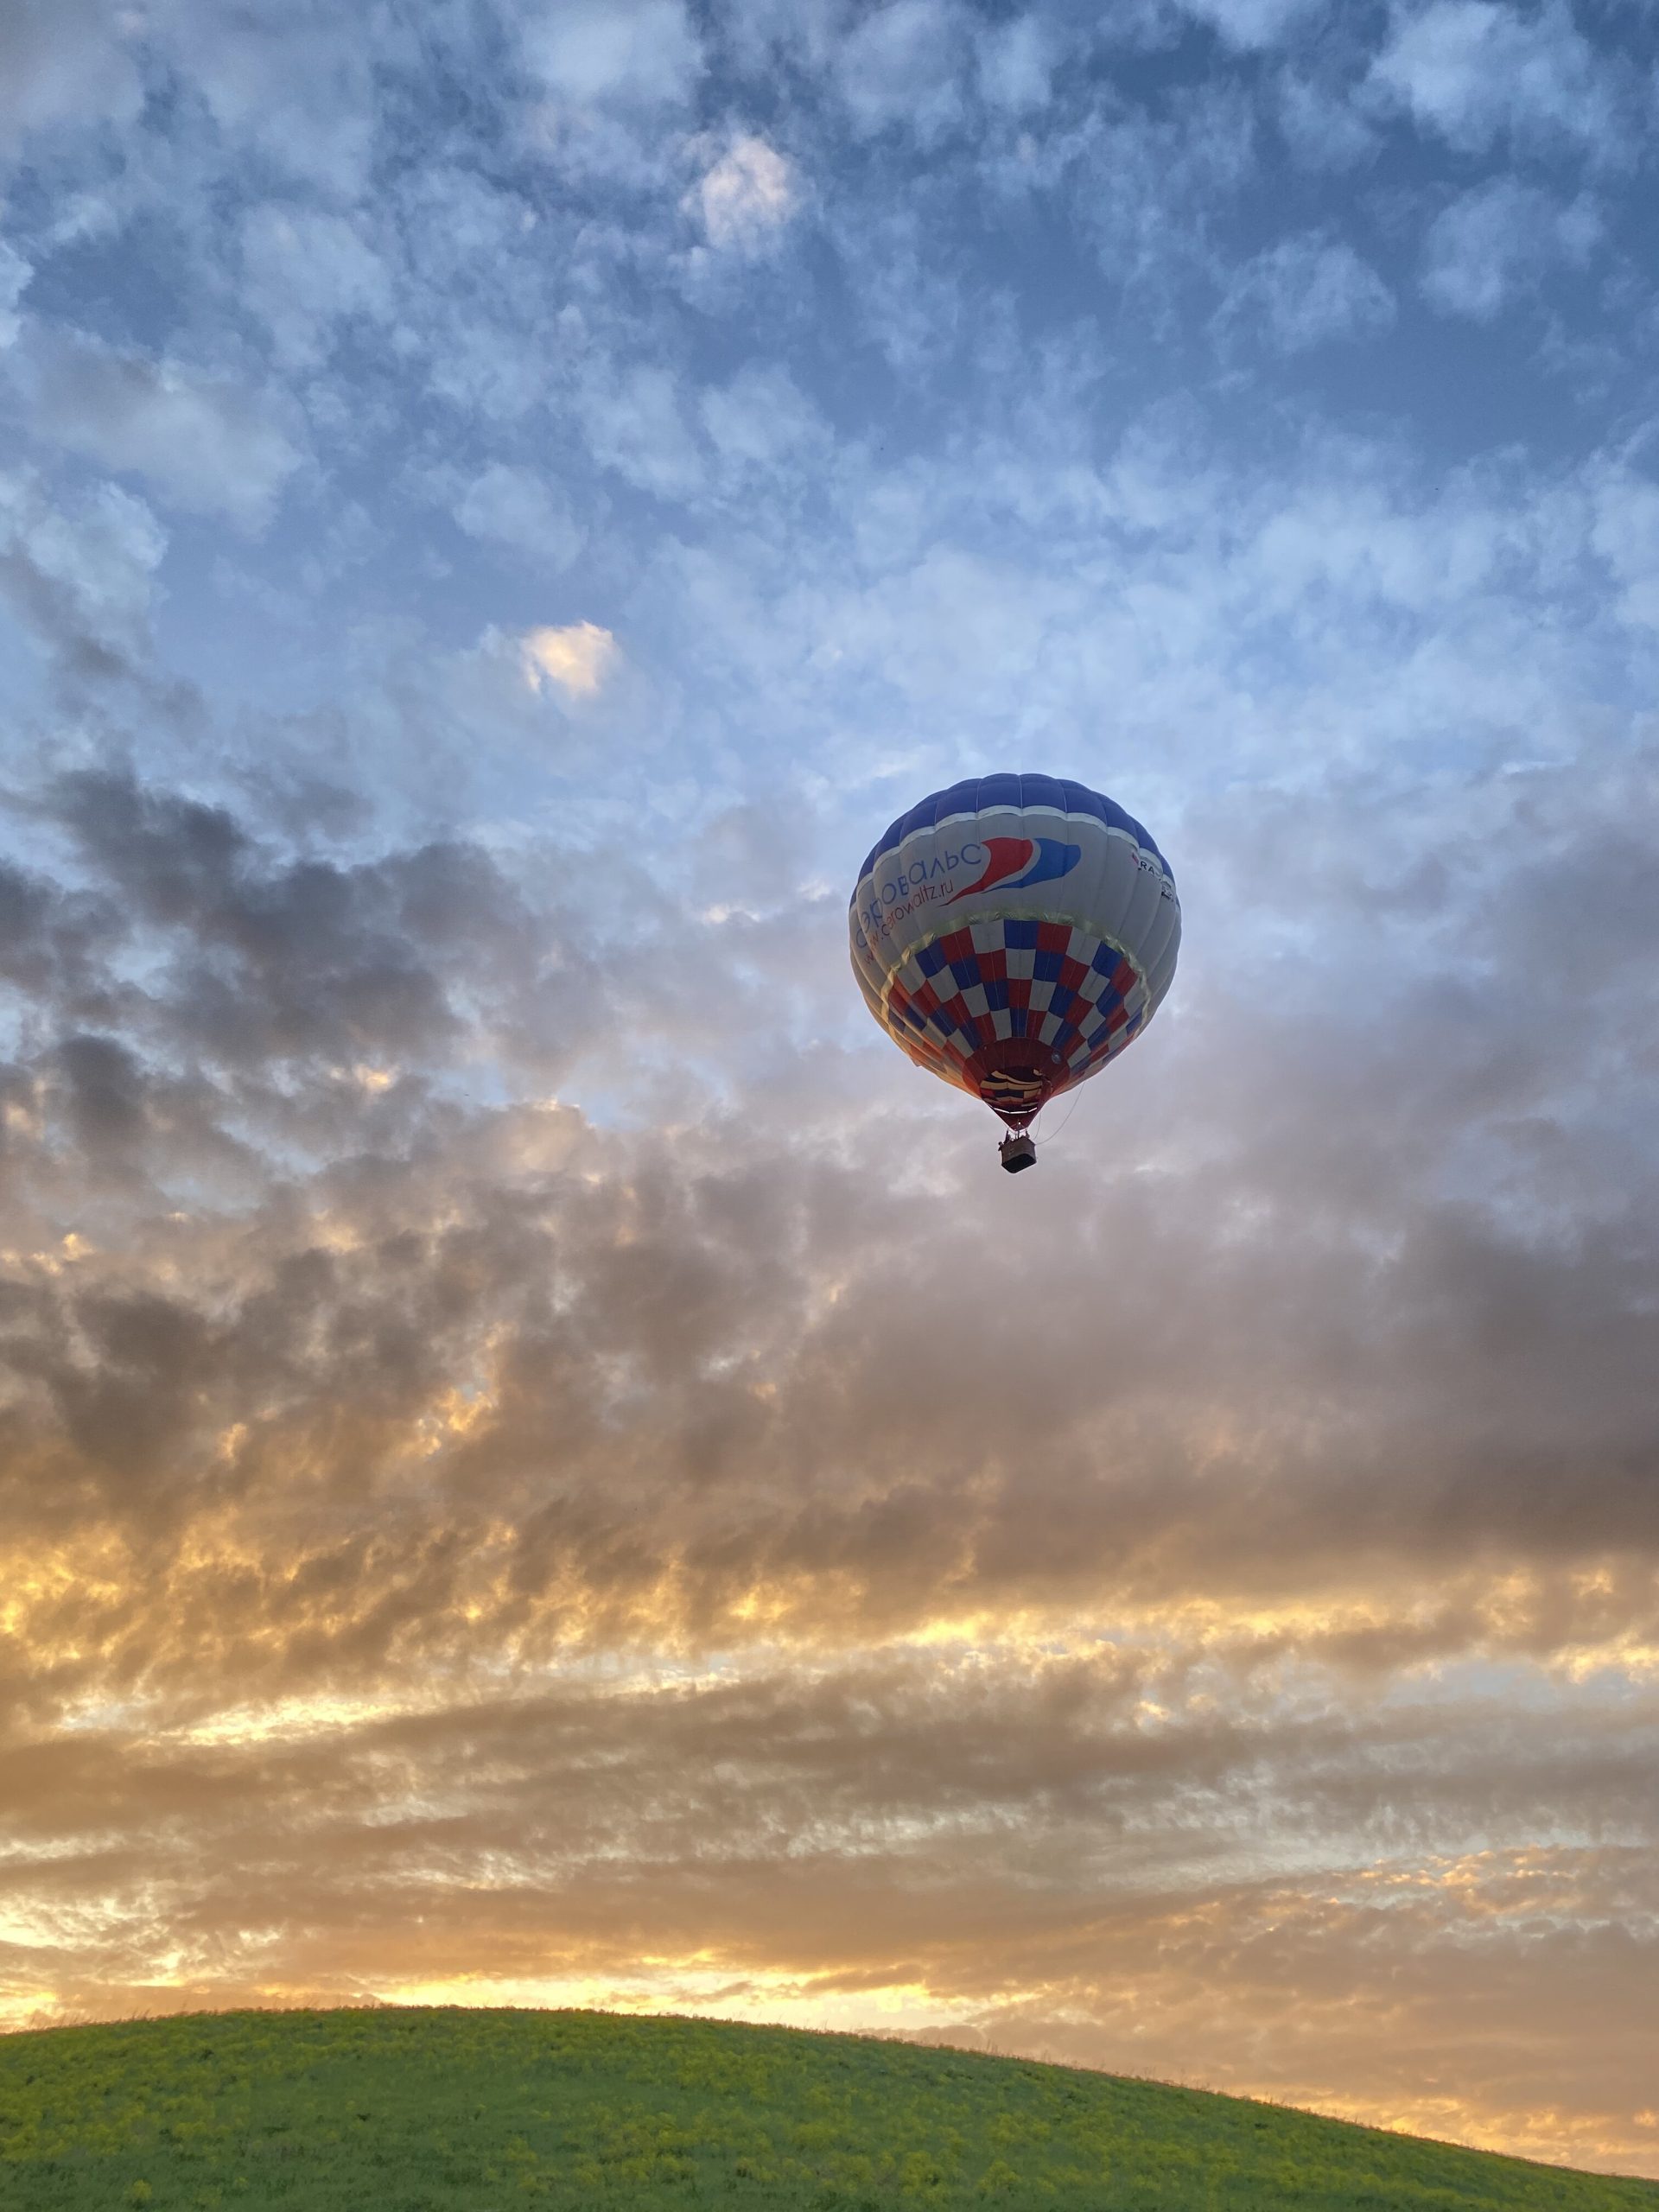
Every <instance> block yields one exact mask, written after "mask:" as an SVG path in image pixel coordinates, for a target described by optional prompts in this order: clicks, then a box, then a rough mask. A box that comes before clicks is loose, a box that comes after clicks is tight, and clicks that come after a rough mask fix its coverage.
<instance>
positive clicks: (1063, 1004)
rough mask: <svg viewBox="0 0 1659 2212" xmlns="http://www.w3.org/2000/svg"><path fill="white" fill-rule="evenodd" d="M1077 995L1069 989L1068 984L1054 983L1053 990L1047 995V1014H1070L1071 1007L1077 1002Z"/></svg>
mask: <svg viewBox="0 0 1659 2212" xmlns="http://www.w3.org/2000/svg"><path fill="white" fill-rule="evenodd" d="M1076 1002H1077V993H1076V992H1075V991H1074V990H1073V989H1072V988H1071V986H1070V984H1068V983H1056V984H1055V986H1054V988H1053V989H1052V991H1051V992H1050V993H1049V995H1048V1010H1049V1012H1050V1013H1051V1014H1070V1013H1071V1008H1072V1007H1073V1006H1074V1005H1075V1004H1076ZM1084 1003H1085V1004H1087V1001H1084Z"/></svg>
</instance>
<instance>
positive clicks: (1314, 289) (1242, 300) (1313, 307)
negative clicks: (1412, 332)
mask: <svg viewBox="0 0 1659 2212" xmlns="http://www.w3.org/2000/svg"><path fill="white" fill-rule="evenodd" d="M1394 314H1395V306H1394V296H1393V294H1392V293H1391V292H1390V291H1389V288H1388V286H1387V285H1386V284H1385V283H1383V279H1382V278H1381V277H1379V276H1378V275H1377V273H1376V270H1375V269H1373V268H1371V266H1370V264H1369V263H1367V262H1365V261H1363V260H1362V259H1361V258H1360V257H1359V256H1358V254H1357V253H1356V252H1355V251H1354V250H1353V248H1352V247H1351V246H1350V245H1346V244H1344V242H1343V241H1342V240H1340V239H1333V238H1329V237H1322V236H1320V235H1319V233H1317V232H1309V233H1307V234H1306V235H1305V236H1303V237H1300V238H1282V239H1281V241H1280V242H1279V244H1278V245H1275V246H1272V247H1270V248H1269V249H1268V251H1267V252H1266V253H1262V254H1258V255H1257V256H1256V257H1255V259H1254V260H1253V261H1249V262H1247V263H1246V264H1245V265H1244V266H1243V269H1241V270H1239V272H1238V274H1237V275H1236V277H1234V279H1233V281H1232V283H1231V284H1230V286H1229V287H1228V291H1227V296H1226V298H1225V299H1224V302H1223V303H1222V306H1221V308H1220V310H1219V317H1220V320H1221V321H1222V322H1223V323H1224V325H1225V324H1232V323H1236V322H1238V321H1255V322H1257V323H1258V324H1259V325H1260V326H1261V327H1262V328H1263V329H1264V331H1265V333H1266V335H1267V337H1268V342H1269V343H1270V344H1271V345H1273V346H1274V347H1276V348H1277V350H1278V351H1279V352H1281V353H1302V352H1304V351H1306V348H1307V347H1308V346H1322V345H1327V344H1330V343H1332V341H1334V340H1342V339H1360V338H1367V337H1372V336H1375V335H1376V333H1377V332H1378V331H1381V330H1386V329H1387V327H1388V326H1389V323H1391V322H1392V321H1393V320H1394Z"/></svg>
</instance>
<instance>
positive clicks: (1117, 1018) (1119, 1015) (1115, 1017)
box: [1106, 1006, 1129, 1032]
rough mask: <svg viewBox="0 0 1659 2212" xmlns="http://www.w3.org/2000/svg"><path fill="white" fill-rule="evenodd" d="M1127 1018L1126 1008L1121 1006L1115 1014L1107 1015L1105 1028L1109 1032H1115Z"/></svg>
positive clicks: (1127, 1011)
mask: <svg viewBox="0 0 1659 2212" xmlns="http://www.w3.org/2000/svg"><path fill="white" fill-rule="evenodd" d="M1128 1018H1129V1010H1128V1007H1125V1006H1121V1007H1118V1008H1117V1009H1116V1012H1115V1013H1112V1014H1108V1015H1107V1017H1106V1027H1107V1028H1108V1029H1109V1030H1111V1031H1114V1032H1116V1031H1117V1030H1119V1029H1121V1028H1122V1027H1123V1025H1124V1023H1125V1022H1126V1021H1127V1020H1128Z"/></svg>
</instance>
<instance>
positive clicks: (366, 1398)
mask: <svg viewBox="0 0 1659 2212" xmlns="http://www.w3.org/2000/svg"><path fill="white" fill-rule="evenodd" d="M1655 61H1656V54H1655V52H1654V50H1653V40H1652V27H1651V25H1650V24H1649V23H1648V22H1646V20H1645V17H1644V16H1643V12H1642V11H1640V10H1637V9H1634V8H1621V7H1618V6H1615V5H1605V6H1592V5H1589V4H1581V5H1580V6H1579V7H1578V8H1576V9H1574V8H1573V7H1571V6H1569V5H1567V4H1566V0H1548V4H1544V5H1541V6H1536V7H1522V6H1511V5H1507V4H1489V3H1488V0H1429V4H1427V5H1420V4H1410V5H1399V6H1395V7H1392V8H1389V7H1382V6H1379V7H1376V8H1371V7H1359V8H1355V7H1345V8H1336V7H1327V6H1325V5H1322V4H1320V0H1183V4H1179V5H1177V4H1174V0H1167V3H1166V0H1145V4H1128V5H1124V6H1122V7H1120V8H1115V9H1112V10H1098V9H1093V8H1084V7H1071V6H1068V5H1065V4H1063V3H1062V0H1056V4H1052V5H1038V6H1035V7H1033V8H1029V9H1024V10H1021V9H1020V8H1017V7H1013V6H998V7H991V6H989V5H985V6H978V7H976V6H972V5H969V4H967V0H893V4H890V5H887V6H886V7H880V8H870V7H868V6H849V5H842V4H836V3H835V0H821V3H820V4H816V5H802V4H798V0H795V3H794V4H791V5H790V6H788V7H783V6H776V7H774V6H771V5H768V4H766V0H749V4H746V5H735V4H734V5H702V6H691V5H689V4H683V0H633V4H627V3H626V0H605V4H604V5H602V6H601V5H600V4H597V0H595V4H593V5H591V6H590V5H588V4H587V0H561V4H557V5H542V6H537V5H531V4H522V5H516V4H512V0H487V3H486V0H480V4H476V5H459V4H457V5H453V6H449V5H436V6H431V7H427V8H423V9H422V10H418V11H415V12H414V13H410V12H409V11H401V12H400V11H389V12H387V11H383V12H378V13H374V12H371V13H368V14H364V13H363V12H361V11H355V12H354V11H350V10H347V11H344V12H343V13H342V12H341V11H339V10H304V9H302V10H299V11H297V12H296V10H294V9H292V8H283V9H277V8H274V7H264V6H256V7H253V8H251V9H244V10H234V11H232V10H226V9H223V8H221V7H217V6H213V5H209V4H206V0H153V4H149V5H144V6H140V7H137V8H134V9H130V10H121V11H117V10H109V9H105V8H101V7H98V6H93V5H86V6H67V5H64V4H61V3H60V4H55V5H54V6H52V7H50V8H48V7H46V6H45V5H43V4H42V5H38V6H35V5H25V6H24V7H22V9H21V10H19V9H16V8H14V9H12V10H10V12H9V13H8V14H7V15H6V16H5V19H4V23H3V26H0V156H3V160H4V162H5V164H6V171H5V179H4V187H3V199H0V414H3V422H4V428H5V440H4V447H3V450H4V453H5V454H6V460H5V464H4V467H3V472H0V640H3V651H0V693H3V705H4V711H5V717H6V719H5V728H6V730H7V742H6V749H5V760H4V790H5V798H6V809H7V812H6V828H5V832H4V837H3V843H0V962H3V974H4V982H5V996H4V1008H5V1012H4V1045H3V1050H4V1060H3V1066H0V1143H3V1154H0V1157H3V1172H4V1185H3V1193H4V1195H3V1206H4V1214H3V1223H0V1248H3V1259H4V1276H3V1286H0V1328H3V1343H4V1357H5V1371H6V1378H7V1379H6V1385H5V1389H6V1395H5V1398H4V1402H3V1410H0V1420H3V1424H4V1434H3V1450H0V1531H3V1546H4V1552H5V1561H4V1581H3V1598H0V1631H3V1641H0V1695H3V1708H0V1710H3V1721H0V1726H3V1729H4V1773H5V1777H6V1784H5V1791H4V1797H3V1805H0V1813H3V1820H4V1823H5V1843H4V1858H3V1885H4V1886H3V1892H0V2012H3V2016H4V2018H6V2019H8V2020H9V2021H10V2022H11V2023H14V2024H23V2023H27V2022H29V2021H35V2020H42V2019H51V2018H60V2017H65V2016H74V2015H79V2014H86V2013H104V2014H111V2013H114V2014H119V2013H124V2012H132V2011H136V2010H140V2009H148V2010H157V2009H163V2008H167V2007H171V2006H186V2005H204V2004H224V2003H230V2002H238V2001H247V2000H255V2001H264V2002H282V2001H286V2000H289V1999H301V1998H306V1999H332V2000H336V2001H338V2000H361V1999H372V1998H381V1999H397V1998H404V1997H410V1996H416V1995H429V1994H434V1993H436V1994H441V1995H444V1996H447V1997H462V1998H470V1999H479V2000H484V2001H487V2000H490V1999H495V2000H501V1999H507V2000H511V2001H519V2002H530V2003H535V2002H544V2001H569V2000H572V1999H575V2000H578V2001H584V2002H603V2003H612V2004H625V2005H674V2006H679V2007H681V2008H694V2009H702V2010H709V2011H716V2012H729V2013H734V2014H737V2015H744V2016H751V2017H762V2018H786V2019H793V2020H800V2021H807V2022H822V2023H832V2024H852V2025H875V2026H880V2027H887V2028H891V2029H893V2030H896V2031H901V2032H916V2033H932V2034H944V2035H947V2036H950V2037H954V2038H957V2039H958V2040H973V2039H976V2038H977V2039H984V2040H988V2041H990V2042H993V2043H996V2044H1001V2045H1002V2046H1004V2047H1008V2048H1016V2049H1020V2050H1031V2051H1038V2052H1047V2053H1052V2054H1054V2055H1057V2056H1068V2057H1072V2058H1076V2059H1078V2060H1080V2061H1084V2062H1087V2063H1102V2064H1106V2065H1110V2066H1115V2067H1119V2068H1125V2069H1131V2070H1135V2071H1141V2072H1147V2073H1154V2074H1160V2075H1177V2076H1180V2077H1183V2078H1186V2079H1191V2080H1199V2081H1207V2082H1211V2083H1213V2084H1215V2085H1217V2086H1223V2087H1230V2088H1240V2089H1245V2090H1250V2091H1256V2092H1262V2093H1267V2094H1279V2095H1283V2096H1286V2097H1290V2098H1294V2099H1295V2100H1297V2101H1302V2102H1306V2103H1316V2104H1319V2105H1321V2106H1323V2107H1326V2108H1328V2109H1333V2110H1338V2111H1342V2112H1345V2113H1353V2114H1355V2115H1357V2116H1362V2117H1367V2118H1373V2119H1382V2120H1389V2121H1394V2122H1397V2123H1399V2124H1402V2125H1408V2126H1416V2127H1421V2128H1424V2129H1427V2130H1429V2131H1431V2132H1433V2133H1441V2134H1450V2135H1457V2136H1461V2137H1465V2138H1466V2139H1472V2140H1476V2141H1480V2142H1484V2143H1492V2144H1499V2145H1507V2146H1510V2147H1513V2148H1516V2149H1521V2150H1525V2151H1530V2152H1535V2153H1537V2154H1539V2155H1542V2156H1547V2157H1560V2158H1573V2159H1575V2160H1579V2161H1582V2162H1585V2163H1589V2164H1607V2165H1611V2166H1616V2167H1624V2168H1627V2169H1632V2170H1638V2171H1649V2172H1659V2116H1656V2111H1655V2108H1654V2103H1653V2098H1654V2085H1653V2080H1652V2075H1651V2069H1650V2067H1649V2066H1648V2065H1647V2064H1646V2063H1644V2038H1647V2039H1648V2044H1647V2046H1646V2047H1649V2048H1650V2047H1651V2038H1652V2037H1653V2036H1654V2034H1655V2032H1656V2031H1659V2012H1656V1996H1655V1992H1656V1990H1659V1935H1656V1929H1659V1882H1656V1874H1655V1866H1656V1858H1655V1851H1654V1847H1655V1844H1656V1840H1659V1836H1656V1830H1659V1801H1656V1788H1655V1781H1654V1776H1655V1773H1656V1763H1655V1753H1656V1750H1659V1487H1656V1484H1659V1471H1656V1452H1659V1390H1656V1383H1655V1365H1654V1363H1655V1343H1656V1338H1655V1328H1656V1313H1659V1295H1656V1287H1659V1139H1656V1135H1655V1130H1656V1128H1659V1117H1656V1116H1655V1113H1654V1111H1653V1099H1654V1096H1655V1090H1656V1086H1659V1047H1656V1038H1659V1003H1656V1000H1659V984H1656V981H1655V978H1656V975H1659V962H1656V955H1659V893H1656V889H1655V885H1656V880H1659V874H1656V862H1659V743H1656V732H1655V728H1654V722H1653V718H1652V709H1651V702H1652V700H1653V698H1654V696H1655V679H1656V675H1659V652H1656V637H1659V485H1656V481H1655V471H1654V460H1655V448H1654V442H1653V429H1652V426H1653V423H1654V410H1655V391H1654V384H1653V372H1652V361H1653V359H1654V348H1653V340H1654V337H1655V334H1656V327H1659V294H1656V287H1655V274H1656V272H1655V269H1654V265H1653V257H1652V239H1651V227H1650V226H1645V227H1644V226H1643V221H1642V219H1641V218H1640V210H1641V208H1642V207H1643V206H1644V205H1645V204H1646V202H1647V200H1648V199H1649V196H1650V195H1651V194H1652V192H1653V190H1654V188H1655V179H1654V176H1653V175H1652V167H1653V163H1652V158H1651V151H1650V149H1651V146H1652V143H1653V128H1654V119H1655V101H1656V89H1655V87H1656V79H1655ZM996 766H1027V767H1053V768H1056V769H1059V770H1062V771H1069V772H1076V773H1078V774H1081V775H1083V776H1085V777H1087V778H1090V779H1092V780H1094V781H1096V782H1097V783H1099V784H1101V785H1103V786H1104V787H1106V788H1108V789H1109V790H1110V791H1113V793H1114V794H1115V795H1116V796H1117V797H1118V798H1121V799H1122V800H1123V801H1124V802H1125V803H1126V804H1128V805H1130V806H1131V807H1132V808H1134V809H1135V810H1136V811H1137V812H1140V813H1141V814H1143V815H1144V816H1145V817H1146V818H1147V820H1148V821H1149V822H1151V823H1153V824H1154V828H1155V830H1156V832H1157V834H1158V836H1159V837H1160V842H1162V843H1163V845H1164V846H1165V848H1166V850H1167V851H1168V852H1169V853H1170V855H1171V856H1172V859H1173V864H1174V867H1175V868H1176V871H1177V874H1178V877H1179V880H1180V882H1181V885H1182V888H1183V893H1184V902H1185V911H1186V917H1187V934H1186V942H1185V951H1184V955H1183V966H1182V972H1181V976H1180V978H1179V983H1178V987H1177V989H1176V992H1175V994H1174V996H1173V999H1172V1001H1171V1003H1170V1005H1169V1007H1167V1008H1166V1011H1165V1013H1164V1014H1163V1015H1162V1017H1161V1018H1160V1022H1159V1024H1158V1026H1157V1027H1156V1028H1155V1029H1154V1031H1153V1032H1152V1033H1151V1035H1150V1036H1149V1038H1148V1039H1147V1042H1146V1044H1145V1045H1143V1046H1141V1047H1140V1048H1139V1049H1138V1050H1137V1051H1136V1052H1135V1053H1134V1054H1133V1055H1131V1056H1130V1058H1128V1060H1127V1061H1126V1062H1124V1063H1123V1064H1122V1066H1121V1067H1120V1068H1118V1069H1117V1070H1116V1071H1114V1072H1113V1073H1112V1074H1111V1075H1110V1076H1109V1077H1107V1078H1106V1079H1105V1080H1104V1081H1103V1082H1102V1083H1101V1084H1097V1085H1096V1086H1094V1088H1093V1089H1092V1090H1090V1092H1089V1093H1088V1094H1086V1095H1085V1096H1084V1097H1083V1099H1082V1100H1081V1102H1080V1103H1079V1104H1078V1105H1077V1109H1076V1111H1075V1116H1074V1118H1073V1119H1072V1120H1071V1123H1070V1124H1069V1126H1068V1127H1067V1128H1066V1129H1065V1132H1064V1133H1063V1135H1062V1136H1061V1138H1060V1140H1059V1141H1058V1143H1057V1144H1056V1145H1055V1146H1054V1147H1053V1148H1052V1151H1051V1152H1049V1153H1048V1154H1046V1156H1045V1160H1044V1163H1043V1168H1042V1173H1040V1174H1039V1175H1037V1176H1033V1177H1029V1178H1026V1179H1021V1180H1020V1182H1017V1183H1016V1182H1010V1181H1007V1179H1004V1178H1001V1177H1000V1176H999V1175H997V1173H996V1172H995V1160H994V1157H993V1156H992V1154H991V1153H990V1150H989V1144H988V1128H987V1127H986V1126H982V1122H981V1120H980V1117H979V1116H977V1115H976V1112H975V1111H974V1110H973V1109H970V1108H969V1106H968V1105H967V1104H966V1103H965V1102H963V1101H961V1100H960V1099H958V1098H957V1097H955V1096H952V1095H950V1094H947V1093H945V1092H944V1091H943V1090H940V1089H938V1087H936V1086H930V1085H929V1084H927V1083H926V1082H925V1079H924V1078H922V1077H920V1076H919V1075H918V1074H917V1073H915V1072H914V1071H912V1070H910V1069H909V1068H908V1067H907V1066H906V1065H905V1064H904V1063H903V1062H901V1061H900V1060H899V1058H898V1057H897V1056H896V1055H895V1054H893V1052H892V1050H891V1048H890V1046H887V1044H886V1043H885V1041H884V1040H883V1039H881V1038H880V1036H879V1035H878V1034H877V1033H875V1032H874V1029H873V1028H872V1027H871V1026H870V1025H869V1024H868V1021H867V1020H866V1019H865V1017H864V1015H863V1013H862V1010H861V1007H860V1006H859V1004H858V1001H857V998H856V994H855V992H854V990H853V989H852V988H851V984H850V980H849V976H847V973H846V970H845V964H844V963H845V955H844V952H843V950H842V943H843V939H842V930H843V926H844V924H843V900H844V898H845V895H846V889H847V887H848V886H849V883H850V880H851V874H852V870H853V868H854V866H855V863H856V861H857V860H858V859H859V858H860V857H861V855H862V853H863V851H864V850H865V849H866V848H867V846H868V842H869V841H870V838H871V836H873V835H874V832H875V831H876V830H877V829H880V827H881V826H882V824H883V823H885V822H886V821H887V819H888V818H889V817H890V816H891V815H892V814H893V813H894V812H896V811H898V810H899V808H900V807H901V806H902V805H903V804H906V803H907V801H908V800H909V799H910V798H913V797H914V796H915V795H916V794H917V793H918V791H924V790H926V789H928V788H931V786H932V785H937V784H938V783H942V782H944V781H947V780H949V779H951V778H953V777H955V776H957V775H958V774H961V773H963V772H969V771H972V770H978V769H984V768H991V767H996Z"/></svg>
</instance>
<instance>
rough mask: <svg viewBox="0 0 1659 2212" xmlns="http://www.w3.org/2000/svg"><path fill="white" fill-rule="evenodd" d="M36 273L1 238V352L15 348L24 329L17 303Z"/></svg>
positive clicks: (13, 248) (14, 249) (20, 255)
mask: <svg viewBox="0 0 1659 2212" xmlns="http://www.w3.org/2000/svg"><path fill="white" fill-rule="evenodd" d="M34 274H35V271H34V270H33V269H32V268H31V267H30V265H29V263H28V262H26V261H25V260H24V259H23V257H22V254H21V253H19V252H18V251H16V248H15V247H13V246H10V245H7V244H6V242H5V240H4V239H3V238H0V350H3V349H4V348H5V347H6V346H15V345H16V342H17V334H18V332H19V331H20V330H21V329H22V317H21V316H20V315H18V313H17V311H16V310H17V302H18V301H19V300H21V299H22V296H23V294H24V293H25V291H27V289H29V279H30V278H31V277H33V276H34Z"/></svg>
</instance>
